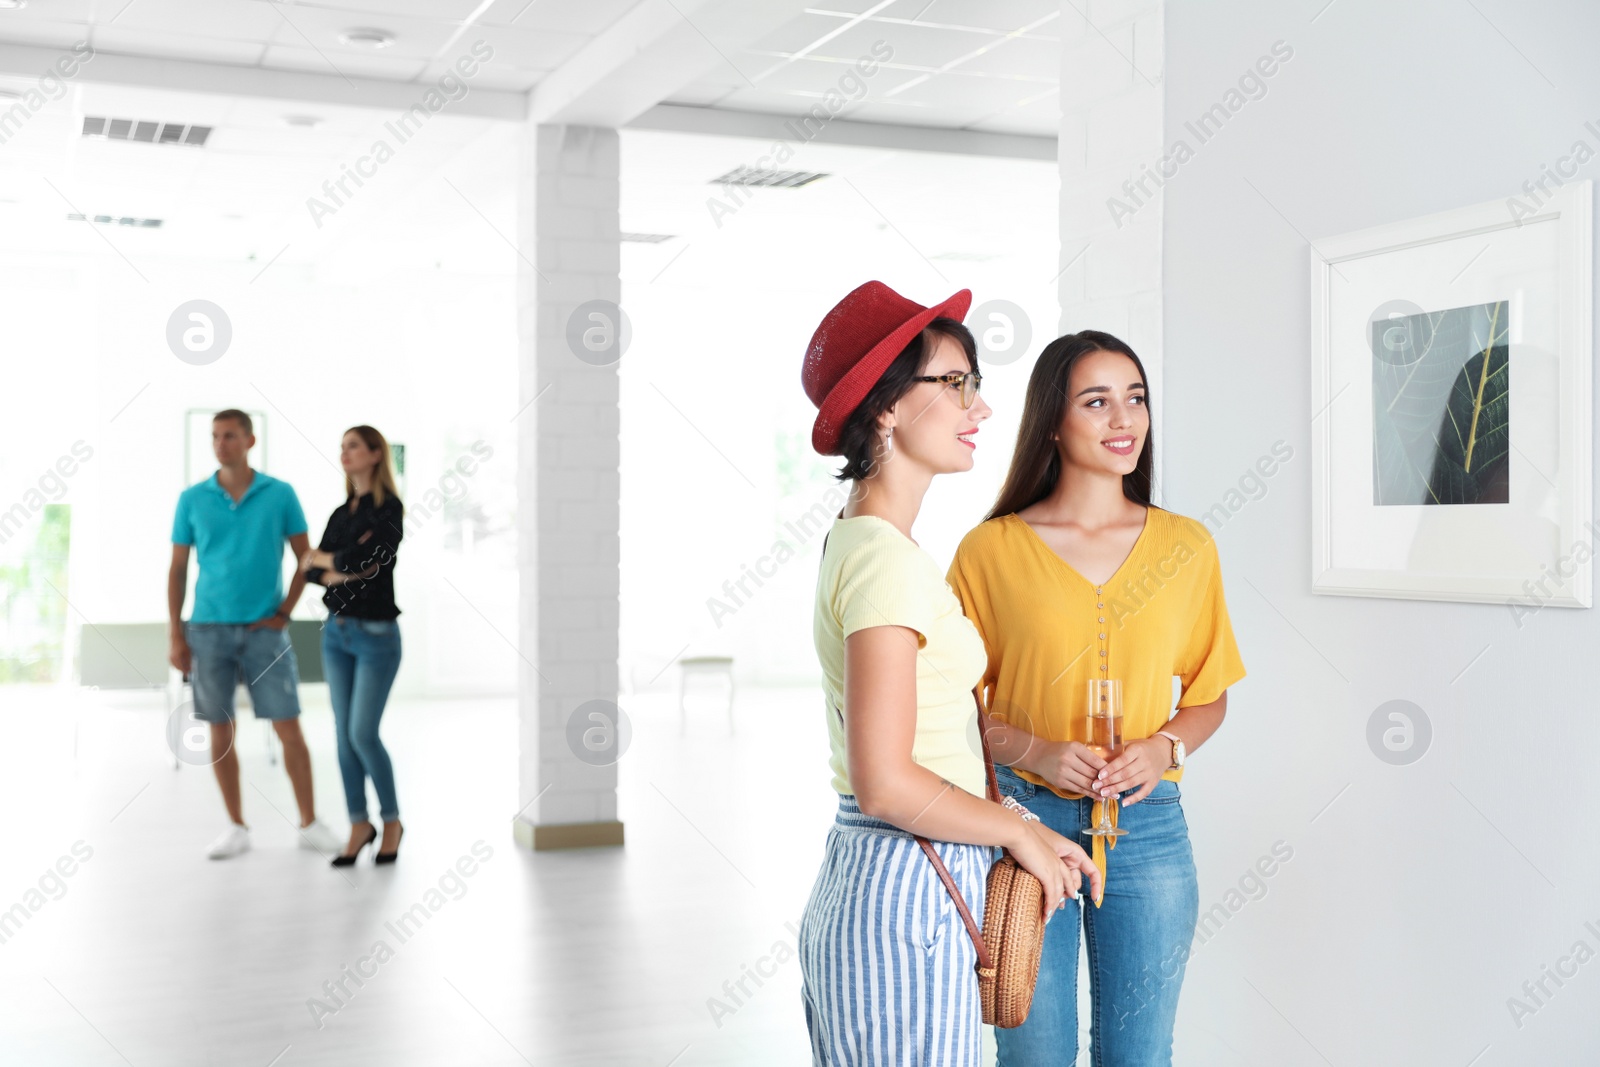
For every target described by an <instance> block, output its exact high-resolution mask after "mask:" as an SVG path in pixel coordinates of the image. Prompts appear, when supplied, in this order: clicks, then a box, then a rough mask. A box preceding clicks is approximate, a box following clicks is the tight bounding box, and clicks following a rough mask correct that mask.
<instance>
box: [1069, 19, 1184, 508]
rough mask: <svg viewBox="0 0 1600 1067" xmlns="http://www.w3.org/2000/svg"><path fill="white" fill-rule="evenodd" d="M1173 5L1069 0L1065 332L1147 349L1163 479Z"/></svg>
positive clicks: (1142, 352) (1143, 355) (1158, 461)
mask: <svg viewBox="0 0 1600 1067" xmlns="http://www.w3.org/2000/svg"><path fill="white" fill-rule="evenodd" d="M1163 10H1164V3H1163V0H1103V2H1094V0H1090V2H1089V3H1087V4H1086V5H1085V4H1082V3H1079V2H1078V0H1064V2H1063V3H1062V5H1061V35H1062V40H1063V52H1062V65H1061V112H1062V115H1061V140H1060V155H1059V157H1058V158H1059V165H1060V171H1061V214H1060V227H1061V264H1060V265H1061V266H1062V267H1063V268H1065V269H1064V271H1063V273H1062V275H1061V278H1060V282H1059V284H1060V300H1061V332H1062V333H1076V332H1077V331H1079V330H1085V329H1093V330H1104V331H1105V332H1107V333H1111V334H1115V335H1116V336H1117V337H1120V338H1122V340H1124V341H1126V342H1127V343H1128V344H1129V345H1130V346H1131V347H1132V348H1133V350H1134V351H1135V352H1137V353H1138V354H1139V359H1140V360H1141V361H1142V362H1143V363H1144V366H1145V373H1146V375H1147V376H1148V377H1149V379H1150V387H1151V393H1152V401H1153V407H1154V408H1155V411H1154V414H1155V416H1156V419H1157V420H1158V423H1157V427H1156V434H1155V438H1156V457H1155V458H1156V471H1157V485H1158V486H1159V484H1160V471H1161V469H1162V463H1161V453H1162V450H1163V443H1164V439H1163V435H1162V434H1161V433H1160V430H1159V419H1160V416H1161V412H1162V410H1163V408H1162V404H1161V384H1162V373H1161V370H1162V349H1161V203H1162V196H1161V185H1162V184H1163V182H1164V181H1165V180H1167V179H1166V178H1164V177H1163V175H1162V168H1161V160H1162V155H1163V148H1162V143H1161V139H1162V135H1163V130H1162V121H1163V107H1162V82H1163V71H1164V68H1165V51H1164V48H1163V33H1164V27H1163ZM1080 12H1084V13H1085V14H1080ZM1168 169H1169V170H1170V169H1172V168H1171V167H1170V166H1169V168H1168Z"/></svg>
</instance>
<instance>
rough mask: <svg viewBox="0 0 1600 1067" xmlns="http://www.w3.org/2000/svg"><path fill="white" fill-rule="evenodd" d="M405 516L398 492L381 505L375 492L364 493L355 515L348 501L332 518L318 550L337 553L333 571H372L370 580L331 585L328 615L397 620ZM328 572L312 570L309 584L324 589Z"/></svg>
mask: <svg viewBox="0 0 1600 1067" xmlns="http://www.w3.org/2000/svg"><path fill="white" fill-rule="evenodd" d="M404 514H405V508H404V506H403V505H402V504H401V503H400V498H399V497H397V496H395V495H394V494H392V493H389V494H385V496H384V499H383V506H381V507H378V506H375V505H374V504H373V503H372V494H371V493H363V494H362V495H361V497H360V499H358V500H357V501H356V510H355V512H354V513H352V512H351V511H350V502H349V501H348V500H346V501H345V502H344V503H343V504H341V505H340V506H339V507H337V508H335V509H334V512H333V514H332V515H330V516H328V526H327V529H325V530H324V531H323V532H322V541H321V543H319V544H318V545H317V547H318V548H319V549H321V550H322V551H324V552H331V553H333V569H334V570H336V571H343V572H344V573H345V574H350V575H360V574H364V573H366V572H367V571H372V573H370V574H367V575H366V577H352V578H351V579H350V580H349V581H346V582H343V583H341V584H339V585H331V586H328V591H327V592H325V593H323V594H322V603H323V604H324V605H326V606H327V608H328V611H329V613H330V614H333V615H348V616H350V617H351V618H355V619H393V618H395V617H396V616H398V615H399V614H400V609H399V608H398V607H396V606H395V603H394V565H395V558H396V556H397V555H398V554H399V550H400V538H401V537H402V536H404V531H403V529H402V521H403V520H402V517H403V515H404ZM373 568H376V569H375V570H374V569H373ZM326 573H327V572H326V571H325V570H324V569H323V568H321V567H313V568H311V569H310V570H308V571H307V572H306V580H307V581H312V582H316V583H317V584H318V585H322V584H324V583H323V581H322V579H323V576H324V575H325V574H326Z"/></svg>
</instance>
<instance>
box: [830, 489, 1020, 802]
mask: <svg viewBox="0 0 1600 1067" xmlns="http://www.w3.org/2000/svg"><path fill="white" fill-rule="evenodd" d="M871 626H904V627H907V628H909V629H911V630H915V631H916V633H917V645H918V652H917V731H916V736H915V739H914V741H913V743H912V749H911V759H912V761H913V762H915V763H917V764H919V765H921V766H923V767H926V768H928V770H930V771H933V772H934V773H935V774H937V775H939V776H940V777H942V778H945V779H947V780H948V781H950V782H953V783H954V784H955V785H957V786H959V787H960V788H962V789H965V790H966V791H967V792H969V793H972V794H973V795H974V796H980V797H981V796H984V795H985V788H984V787H985V775H984V769H983V756H982V750H981V748H980V747H979V741H978V725H977V722H978V720H977V704H976V702H975V701H974V700H973V696H972V690H973V687H974V686H976V685H977V684H978V682H979V680H980V679H981V678H982V677H983V672H984V667H985V666H986V665H987V663H988V655H987V653H986V652H985V650H984V645H983V638H982V637H981V636H980V635H979V634H978V630H977V628H976V627H975V626H973V625H972V623H971V622H970V621H969V620H968V619H967V617H966V616H965V615H963V614H962V613H961V604H960V602H959V601H957V600H956V597H955V594H954V593H953V592H951V590H950V586H949V585H947V584H946V583H945V579H944V574H943V572H942V571H941V570H940V568H939V565H938V564H937V563H935V562H934V560H933V557H932V556H930V555H928V553H927V552H925V551H923V550H922V548H921V547H920V546H919V545H917V544H916V542H914V541H912V540H911V539H910V538H908V537H906V536H905V535H904V534H902V533H901V532H900V531H899V529H897V528H896V527H895V525H894V524H893V523H891V522H889V521H888V520H887V519H880V518H878V517H877V516H876V515H857V516H856V517H854V518H850V519H835V520H834V523H833V527H832V529H830V530H829V531H828V541H827V545H826V546H825V547H824V549H823V553H822V565H821V568H820V570H819V571H818V574H817V600H816V613H815V615H814V617H813V625H812V636H813V639H814V640H815V642H816V646H817V658H818V659H819V660H820V661H821V662H822V675H823V681H822V688H823V694H824V696H825V698H826V707H825V709H824V712H825V714H826V716H827V721H828V740H829V743H830V745H831V747H832V754H831V756H830V757H829V759H828V765H829V767H831V768H832V769H833V788H834V790H835V791H837V792H839V793H842V794H850V793H853V790H852V789H851V788H850V771H849V767H850V762H849V759H848V757H847V755H846V751H847V750H846V744H845V730H844V720H843V719H842V718H841V714H843V715H849V714H850V712H851V709H849V708H846V707H845V706H844V639H845V638H846V637H849V636H850V635H851V634H853V633H855V632H856V631H857V630H864V629H867V628H868V627H871ZM836 708H837V709H841V713H840V714H836V713H835V710H834V709H836Z"/></svg>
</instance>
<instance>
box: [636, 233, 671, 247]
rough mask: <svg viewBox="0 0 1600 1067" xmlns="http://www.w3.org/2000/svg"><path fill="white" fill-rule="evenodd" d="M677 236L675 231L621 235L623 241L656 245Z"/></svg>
mask: <svg viewBox="0 0 1600 1067" xmlns="http://www.w3.org/2000/svg"><path fill="white" fill-rule="evenodd" d="M677 236H678V235H677V234H675V233H625V234H623V235H622V239H623V240H624V241H632V242H633V243H634V244H641V245H658V244H661V243H662V242H663V241H671V240H673V239H675V238H676V237H677Z"/></svg>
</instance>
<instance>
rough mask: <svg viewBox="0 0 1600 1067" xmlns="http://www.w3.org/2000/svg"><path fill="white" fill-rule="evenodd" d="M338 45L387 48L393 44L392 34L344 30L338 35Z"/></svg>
mask: <svg viewBox="0 0 1600 1067" xmlns="http://www.w3.org/2000/svg"><path fill="white" fill-rule="evenodd" d="M339 43H340V44H346V45H351V46H354V47H357V48H372V49H378V48H387V47H389V46H390V45H392V44H394V34H392V33H390V32H389V31H388V30H374V29H367V28H358V29H354V30H345V31H344V32H343V33H341V34H340V35H339Z"/></svg>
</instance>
